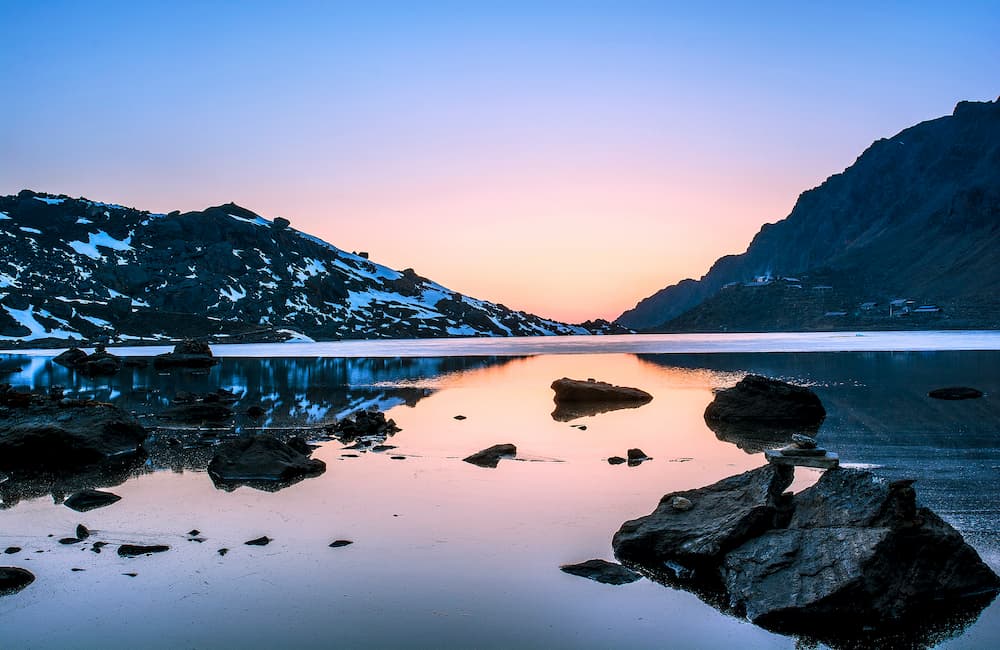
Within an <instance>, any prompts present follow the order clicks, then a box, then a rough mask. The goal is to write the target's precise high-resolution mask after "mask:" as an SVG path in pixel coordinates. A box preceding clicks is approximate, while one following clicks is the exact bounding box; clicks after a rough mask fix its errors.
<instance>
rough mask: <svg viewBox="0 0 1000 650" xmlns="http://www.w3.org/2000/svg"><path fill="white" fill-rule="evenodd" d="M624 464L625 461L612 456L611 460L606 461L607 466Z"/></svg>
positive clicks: (619, 457)
mask: <svg viewBox="0 0 1000 650" xmlns="http://www.w3.org/2000/svg"><path fill="white" fill-rule="evenodd" d="M624 462H625V459H624V458H622V457H621V456H612V457H611V458H609V459H608V464H609V465H621V464H622V463H624Z"/></svg>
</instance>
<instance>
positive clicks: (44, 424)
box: [0, 393, 146, 470]
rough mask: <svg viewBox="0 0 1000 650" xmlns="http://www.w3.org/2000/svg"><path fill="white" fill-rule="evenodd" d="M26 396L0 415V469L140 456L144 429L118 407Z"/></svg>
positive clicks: (64, 465) (49, 466)
mask: <svg viewBox="0 0 1000 650" xmlns="http://www.w3.org/2000/svg"><path fill="white" fill-rule="evenodd" d="M21 395H25V394H23V393H22V394H21ZM28 396H29V399H28V401H27V403H26V404H24V405H22V406H19V407H11V408H9V410H8V412H7V414H6V417H4V418H0V469H4V470H20V469H28V468H39V469H41V468H63V467H79V466H84V465H90V464H94V463H100V462H103V461H108V460H112V459H116V460H117V459H121V458H123V457H126V456H137V455H142V454H143V448H142V442H143V441H144V440H145V438H146V430H145V429H144V428H143V427H142V425H141V424H139V422H138V421H137V420H136V419H135V418H134V417H132V416H131V415H130V414H128V413H126V412H125V411H123V410H121V409H120V408H118V407H116V406H113V405H111V404H104V403H101V402H94V401H90V400H68V399H63V400H58V401H55V400H52V399H49V398H48V397H47V396H41V395H34V394H28Z"/></svg>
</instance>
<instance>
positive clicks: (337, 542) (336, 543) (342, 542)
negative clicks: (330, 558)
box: [330, 539, 354, 548]
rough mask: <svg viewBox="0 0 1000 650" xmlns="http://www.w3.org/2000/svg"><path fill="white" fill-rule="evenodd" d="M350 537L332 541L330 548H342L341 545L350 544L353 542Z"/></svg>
mask: <svg viewBox="0 0 1000 650" xmlns="http://www.w3.org/2000/svg"><path fill="white" fill-rule="evenodd" d="M353 543H354V542H352V541H351V540H349V539H338V540H334V541H332V542H330V548H340V547H341V546H349V545H351V544H353Z"/></svg>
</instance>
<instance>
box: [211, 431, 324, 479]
mask: <svg viewBox="0 0 1000 650" xmlns="http://www.w3.org/2000/svg"><path fill="white" fill-rule="evenodd" d="M311 451H312V450H311V449H310V448H309V447H308V445H306V444H305V442H304V441H301V440H299V441H297V442H292V443H285V442H282V441H280V440H278V439H277V438H275V437H273V436H268V435H255V436H251V437H248V438H244V439H240V440H233V441H231V442H226V443H223V444H221V445H219V447H218V448H217V449H216V452H215V455H214V457H213V458H212V460H211V462H210V463H209V464H208V474H209V476H211V477H212V480H213V481H214V482H215V484H216V485H217V486H220V487H226V488H235V487H236V486H238V485H248V486H250V487H255V488H258V489H264V490H275V489H280V488H283V487H287V486H288V485H291V484H292V483H294V482H297V481H299V480H301V479H304V478H307V477H310V476H318V475H320V474H322V473H323V472H324V471H326V463H324V462H323V461H321V460H318V459H314V458H309V456H308V455H307V453H303V452H311Z"/></svg>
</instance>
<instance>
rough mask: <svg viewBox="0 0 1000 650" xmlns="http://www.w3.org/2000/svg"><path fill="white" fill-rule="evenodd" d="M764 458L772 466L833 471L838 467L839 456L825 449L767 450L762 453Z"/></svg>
mask: <svg viewBox="0 0 1000 650" xmlns="http://www.w3.org/2000/svg"><path fill="white" fill-rule="evenodd" d="M817 452H818V453H817ZM764 458H766V459H767V462H769V463H771V464H772V465H789V466H792V467H816V468H818V469H833V468H834V467H839V466H840V456H838V455H837V454H835V453H833V452H832V451H827V450H825V449H792V450H784V449H767V450H765V451H764Z"/></svg>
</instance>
